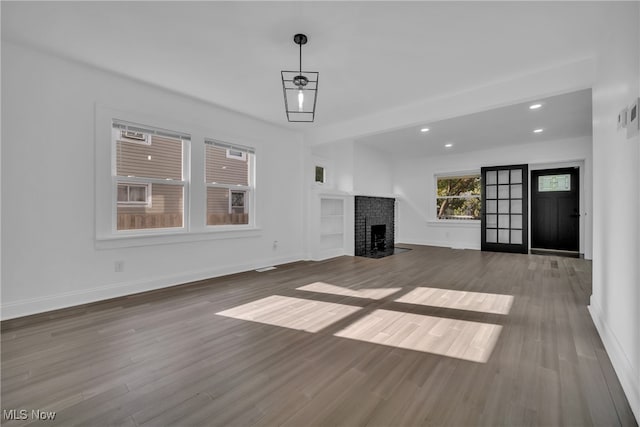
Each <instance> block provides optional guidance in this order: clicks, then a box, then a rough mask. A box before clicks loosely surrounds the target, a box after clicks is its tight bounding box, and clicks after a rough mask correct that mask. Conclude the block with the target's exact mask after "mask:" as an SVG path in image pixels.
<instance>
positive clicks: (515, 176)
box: [511, 169, 522, 184]
mask: <svg viewBox="0 0 640 427" xmlns="http://www.w3.org/2000/svg"><path fill="white" fill-rule="evenodd" d="M511 183H512V184H521V183H522V169H511Z"/></svg>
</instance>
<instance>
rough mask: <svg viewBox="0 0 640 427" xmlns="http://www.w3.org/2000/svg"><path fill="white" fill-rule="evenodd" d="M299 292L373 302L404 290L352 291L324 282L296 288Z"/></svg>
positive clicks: (369, 289) (375, 289)
mask: <svg viewBox="0 0 640 427" xmlns="http://www.w3.org/2000/svg"><path fill="white" fill-rule="evenodd" d="M296 289H297V290H299V291H310V292H319V293H323V294H333V295H341V296H345V297H356V298H367V299H373V300H381V299H383V298H385V297H388V296H389V295H392V294H394V293H396V292H398V291H399V290H401V289H402V288H364V289H351V288H345V287H343V286H336V285H331V284H329V283H324V282H315V283H311V284H309V285H305V286H300V287H299V288H296Z"/></svg>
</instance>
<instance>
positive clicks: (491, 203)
mask: <svg viewBox="0 0 640 427" xmlns="http://www.w3.org/2000/svg"><path fill="white" fill-rule="evenodd" d="M485 203H486V204H487V213H496V212H498V204H497V203H496V201H495V200H487V201H486V202H485Z"/></svg>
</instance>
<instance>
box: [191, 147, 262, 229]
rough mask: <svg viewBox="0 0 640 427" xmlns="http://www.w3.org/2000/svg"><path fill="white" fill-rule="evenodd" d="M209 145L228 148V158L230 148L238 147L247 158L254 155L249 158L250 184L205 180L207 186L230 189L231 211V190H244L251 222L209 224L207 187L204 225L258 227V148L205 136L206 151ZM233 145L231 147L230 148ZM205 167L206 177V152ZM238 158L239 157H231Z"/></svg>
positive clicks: (241, 227) (231, 227) (205, 174)
mask: <svg viewBox="0 0 640 427" xmlns="http://www.w3.org/2000/svg"><path fill="white" fill-rule="evenodd" d="M207 144H209V145H214V146H216V144H219V145H217V146H218V148H226V150H227V158H229V150H230V149H233V148H234V147H237V151H242V152H243V154H244V156H245V159H247V154H251V156H252V157H250V158H248V159H247V160H248V162H249V176H248V182H249V185H234V184H218V183H215V184H214V183H210V182H205V187H206V188H210V187H211V188H226V189H228V190H229V212H231V191H234V190H236V191H244V192H245V197H244V204H245V207H244V210H245V213H248V214H249V223H248V224H218V225H209V224H207V194H206V189H205V197H204V225H205V227H206V229H207V230H211V231H223V232H224V231H233V230H246V229H257V226H256V224H257V222H256V209H255V200H256V179H255V177H256V157H257V155H256V152H257V150H256V149H255V148H254V147H249V146H244V145H238V144H231V143H228V142H224V141H222V140H220V139H217V138H205V144H204V149H205V152H206V146H207ZM228 147H231V148H228ZM202 157H203V159H204V161H203V167H204V176H205V179H206V176H207V159H206V158H207V156H206V154H204V155H203V156H202ZM231 158H234V159H237V157H231Z"/></svg>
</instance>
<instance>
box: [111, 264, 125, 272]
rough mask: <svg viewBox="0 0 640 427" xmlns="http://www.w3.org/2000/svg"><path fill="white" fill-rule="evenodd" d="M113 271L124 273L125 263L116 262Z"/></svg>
mask: <svg viewBox="0 0 640 427" xmlns="http://www.w3.org/2000/svg"><path fill="white" fill-rule="evenodd" d="M113 271H115V272H116V273H122V272H123V271H124V261H116V262H114V263H113Z"/></svg>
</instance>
